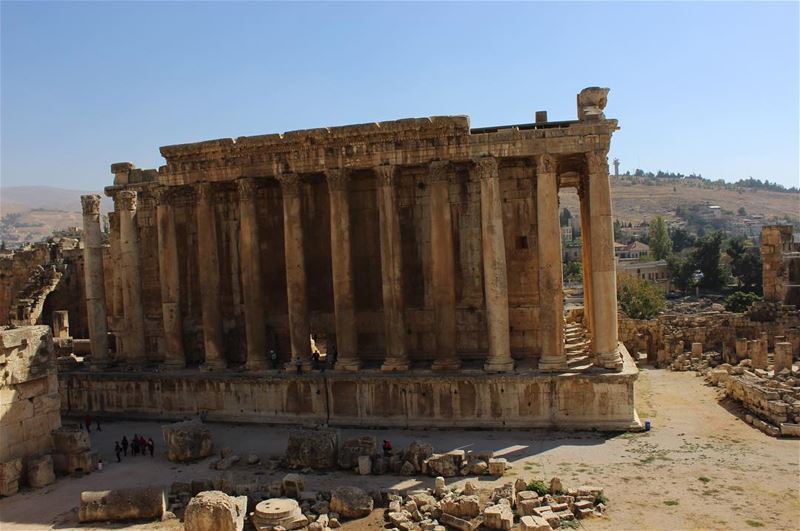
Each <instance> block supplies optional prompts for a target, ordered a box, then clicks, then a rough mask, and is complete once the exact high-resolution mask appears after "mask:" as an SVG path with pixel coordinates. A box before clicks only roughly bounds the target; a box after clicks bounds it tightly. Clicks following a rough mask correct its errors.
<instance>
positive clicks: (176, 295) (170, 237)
mask: <svg viewBox="0 0 800 531" xmlns="http://www.w3.org/2000/svg"><path fill="white" fill-rule="evenodd" d="M155 196H156V200H157V201H158V204H157V206H156V224H157V226H158V251H159V252H158V276H159V283H160V285H161V314H162V321H163V325H164V342H165V346H166V353H165V356H164V366H165V367H166V368H176V369H178V368H183V367H185V366H186V356H185V353H184V350H183V326H182V323H183V319H182V316H181V304H180V271H179V270H178V267H179V266H178V237H177V235H176V233H175V212H174V211H173V206H172V204H170V197H169V193H168V192H167V190H166V189H164V188H160V189H157V192H156V194H155Z"/></svg>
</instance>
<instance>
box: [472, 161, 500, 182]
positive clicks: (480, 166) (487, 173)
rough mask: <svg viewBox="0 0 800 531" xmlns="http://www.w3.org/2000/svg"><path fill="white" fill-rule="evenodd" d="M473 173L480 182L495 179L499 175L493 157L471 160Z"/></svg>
mask: <svg viewBox="0 0 800 531" xmlns="http://www.w3.org/2000/svg"><path fill="white" fill-rule="evenodd" d="M472 163H473V164H474V166H473V171H474V172H475V173H476V174H477V175H478V178H479V179H481V180H484V179H496V178H497V177H498V176H499V175H500V174H499V171H498V168H497V159H496V158H494V157H491V156H489V157H481V158H479V159H472Z"/></svg>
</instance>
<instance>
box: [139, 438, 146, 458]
mask: <svg viewBox="0 0 800 531" xmlns="http://www.w3.org/2000/svg"><path fill="white" fill-rule="evenodd" d="M139 448H141V450H142V457H144V456H146V455H147V440H146V439H145V438H144V435H139Z"/></svg>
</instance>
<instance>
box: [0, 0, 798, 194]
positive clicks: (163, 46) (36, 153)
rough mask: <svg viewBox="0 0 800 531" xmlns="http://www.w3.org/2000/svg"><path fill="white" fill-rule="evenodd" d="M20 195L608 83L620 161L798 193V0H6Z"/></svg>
mask: <svg viewBox="0 0 800 531" xmlns="http://www.w3.org/2000/svg"><path fill="white" fill-rule="evenodd" d="M0 9H1V10H2V12H1V14H2V28H1V29H2V50H1V52H2V57H1V59H2V72H1V73H2V78H1V79H2V81H1V83H2V86H1V88H2V101H1V102H0V103H2V129H1V131H0V132H1V133H2V143H1V145H0V156H1V157H2V162H1V164H0V171H1V173H0V178H1V179H2V184H3V185H4V186H13V185H23V184H47V185H53V186H61V187H65V188H77V189H100V188H101V187H102V186H105V185H107V184H110V182H111V175H110V174H109V164H110V163H112V162H117V161H131V162H133V163H135V164H136V165H137V166H139V167H157V166H159V165H161V164H163V159H161V157H160V155H159V153H158V147H159V146H162V145H167V144H176V143H183V142H194V141H199V140H207V139H212V138H220V137H236V136H242V135H253V134H263V133H270V132H282V131H287V130H293V129H303V128H309V127H320V126H330V125H343V124H349V123H360V122H370V121H379V120H391V119H397V118H403V117H411V116H429V115H434V114H468V115H470V117H471V119H472V125H473V127H479V126H488V125H498V124H509V123H521V122H529V121H532V120H533V115H534V112H535V111H537V110H547V111H548V112H549V117H550V119H551V120H571V119H574V118H575V94H576V93H577V92H578V91H579V90H580V89H581V88H583V87H586V86H591V85H601V86H608V87H611V89H612V90H611V94H610V95H609V104H608V107H607V108H606V115H607V116H610V117H614V118H617V119H619V121H620V126H621V127H622V129H621V131H619V132H618V133H617V134H616V136H615V138H614V141H613V144H612V152H611V156H612V157H619V158H620V159H621V161H622V170H623V171H624V170H626V169H630V170H633V169H634V168H636V167H642V168H644V169H650V170H654V171H655V170H657V169H664V170H667V169H668V170H672V171H680V172H683V173H689V172H700V173H702V174H703V175H704V176H706V177H712V178H725V179H737V178H741V177H748V176H753V177H756V178H761V179H764V178H767V179H769V180H772V181H778V182H780V183H782V184H785V185H789V186H792V185H795V186H796V185H798V181H799V180H800V177H799V173H798V172H799V169H798V168H799V167H800V161H799V160H798V145H800V134H799V133H798V129H799V128H800V125H799V124H800V111H799V110H798V101H799V100H800V73H799V69H800V57H799V54H798V46H799V44H798V43H800V35H798V27H799V26H800V10H799V9H798V3H797V2H788V3H772V4H767V3H752V4H750V3H716V2H715V3H678V2H673V3H663V4H661V3H659V4H655V3H588V4H585V3H571V4H558V5H556V4H547V3H530V4H521V3H516V4H498V3H491V4H490V3H471V4H463V3H441V4H412V3H391V4H389V3H344V4H340V3H325V4H311V3H304V4H278V3H75V4H73V3H35V2H27V3H12V2H5V1H3V2H2V5H1V8H0Z"/></svg>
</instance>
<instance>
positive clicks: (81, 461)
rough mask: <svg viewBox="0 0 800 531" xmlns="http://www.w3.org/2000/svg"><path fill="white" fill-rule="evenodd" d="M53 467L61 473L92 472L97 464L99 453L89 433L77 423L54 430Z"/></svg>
mask: <svg viewBox="0 0 800 531" xmlns="http://www.w3.org/2000/svg"><path fill="white" fill-rule="evenodd" d="M52 440H53V454H52V457H53V469H54V470H55V471H56V472H58V473H60V474H72V473H74V472H76V471H81V472H83V473H85V474H88V473H91V472H92V471H93V470H94V469H95V467H96V466H97V461H98V459H99V458H100V456H99V454H98V453H97V452H95V451H93V450H92V449H91V442H90V441H89V434H88V433H87V432H85V431H84V430H83V428H81V427H80V426H78V425H77V424H69V425H66V426H61V427H60V428H57V429H55V430H53V432H52Z"/></svg>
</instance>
